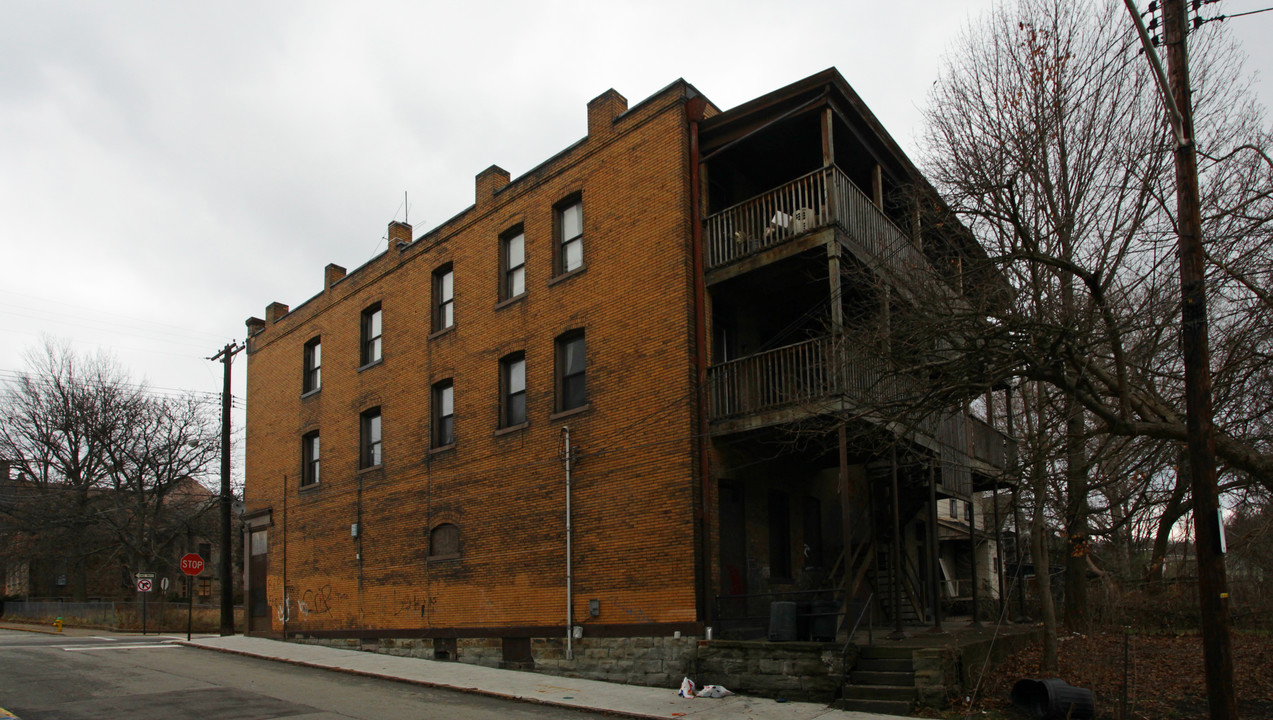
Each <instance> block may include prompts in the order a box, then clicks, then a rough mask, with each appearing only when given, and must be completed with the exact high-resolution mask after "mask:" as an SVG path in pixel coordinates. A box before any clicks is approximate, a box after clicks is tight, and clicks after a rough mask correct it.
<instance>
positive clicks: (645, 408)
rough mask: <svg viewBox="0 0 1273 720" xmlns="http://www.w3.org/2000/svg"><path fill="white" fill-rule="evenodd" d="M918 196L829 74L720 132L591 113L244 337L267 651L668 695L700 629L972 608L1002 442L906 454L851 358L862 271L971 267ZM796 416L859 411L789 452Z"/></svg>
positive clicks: (920, 438)
mask: <svg viewBox="0 0 1273 720" xmlns="http://www.w3.org/2000/svg"><path fill="white" fill-rule="evenodd" d="M914 188H920V189H921V190H922V191H923V192H926V193H930V194H931V193H932V191H931V188H929V186H928V185H927V183H926V182H924V181H923V179H922V177H920V175H919V173H918V171H917V170H916V169H915V167H914V166H913V165H912V164H911V162H910V161H909V160H908V159H907V158H906V157H905V155H904V154H903V153H902V151H901V150H900V148H898V146H897V145H896V143H895V142H894V141H893V140H892V139H891V138H890V137H889V136H888V134H887V133H886V132H885V131H884V129H883V128H882V127H881V126H880V124H879V123H878V121H877V120H876V119H875V118H874V116H872V115H871V113H870V112H869V111H868V110H867V109H866V107H865V105H864V104H863V103H862V101H861V100H860V99H859V98H858V97H857V95H856V94H855V93H854V92H853V90H852V89H851V88H850V87H849V85H848V84H847V83H846V82H845V80H844V79H843V78H842V77H841V76H840V74H839V73H838V72H836V71H835V70H834V69H832V70H828V71H825V72H822V73H819V74H817V75H814V76H812V77H809V78H806V79H804V80H801V81H799V82H796V83H794V84H792V85H790V86H788V87H785V88H782V89H780V90H777V91H774V92H772V93H770V94H768V95H765V96H763V97H760V98H757V99H756V100H753V101H751V102H748V103H746V104H744V105H742V106H740V107H737V108H734V109H732V110H729V111H721V110H719V109H718V108H716V107H715V106H714V105H713V104H712V103H711V102H710V101H708V100H707V99H706V98H705V97H703V96H702V95H701V94H700V93H699V92H698V91H697V90H696V89H695V88H694V87H693V86H691V85H689V84H688V83H686V82H684V81H681V80H678V81H677V82H674V83H672V84H671V85H669V86H668V87H666V88H664V89H663V90H661V91H659V92H657V93H655V94H654V95H652V96H651V97H649V98H647V99H645V100H644V101H642V102H640V103H638V104H636V105H634V106H631V107H629V106H628V103H627V101H626V100H625V99H624V98H623V97H622V96H621V95H619V94H618V93H616V92H615V91H613V90H610V91H607V92H606V93H604V94H602V95H601V96H599V97H597V98H596V99H595V100H593V101H592V102H590V103H589V104H588V134H587V137H585V138H584V139H582V140H580V141H579V142H577V143H575V144H574V145H571V146H570V147H567V148H566V149H564V150H562V151H561V152H560V153H558V154H557V155H555V156H554V157H552V158H550V159H548V160H547V161H545V162H544V163H543V164H541V165H540V166H538V167H536V168H534V169H532V170H530V171H529V172H527V173H526V174H524V175H523V176H521V177H519V178H516V179H515V180H514V179H511V178H510V176H509V174H508V173H507V172H506V171H504V170H502V169H500V168H499V167H496V166H492V167H490V168H488V169H486V170H484V171H483V172H481V173H480V174H478V175H477V178H476V192H475V202H474V204H473V206H471V207H469V208H468V209H466V210H463V211H462V212H460V213H459V214H458V215H456V216H455V217H453V218H451V219H450V220H448V221H446V222H444V223H443V224H441V225H440V226H438V227H436V228H434V229H432V230H429V231H428V232H426V233H424V234H423V235H419V236H415V235H414V234H413V230H412V228H411V227H410V226H409V225H406V224H403V223H398V222H394V223H391V224H390V225H389V247H388V249H387V250H386V251H385V252H384V253H383V254H381V255H379V256H378V257H376V258H374V259H372V260H371V261H369V262H368V263H367V264H365V265H363V266H362V267H360V268H357V269H356V270H354V271H353V272H349V273H346V271H345V270H344V269H343V268H341V267H338V266H335V265H328V266H327V267H326V269H325V271H324V273H323V285H322V290H321V292H320V293H319V294H317V295H315V296H314V297H312V298H310V299H309V300H307V301H305V302H304V303H302V304H300V305H299V306H298V307H295V308H289V307H288V306H286V305H283V304H281V303H273V304H271V305H270V306H269V307H268V308H267V310H266V317H265V319H264V320H261V319H257V318H252V319H249V320H248V326H249V338H248V389H247V408H248V409H247V480H246V483H247V484H246V501H247V513H246V514H245V526H246V529H245V533H246V547H247V553H246V554H247V563H246V566H247V568H246V574H247V583H248V591H247V593H248V598H249V600H248V602H249V606H250V613H249V614H250V621H249V631H250V632H252V633H260V634H272V635H276V636H277V635H283V636H286V637H289V638H298V639H306V640H311V641H322V642H347V643H350V644H354V643H358V644H361V645H363V646H364V647H371V646H373V645H374V646H375V647H377V648H379V649H382V650H385V651H389V652H401V653H409V654H422V655H425V656H428V657H439V658H450V659H459V660H461V661H466V662H478V663H492V664H493V663H503V664H506V665H512V666H520V667H534V668H536V669H540V670H545V671H548V672H563V673H572V674H579V675H591V676H596V677H606V678H612V679H622V680H625V681H629V682H645V683H651V684H665V683H667V682H669V681H670V680H671V681H679V675H678V674H677V673H679V672H680V671H681V669H680V668H681V666H679V665H677V663H681V662H683V661H684V660H685V659H686V658H687V657H689V656H690V655H692V654H693V653H694V652H695V648H696V639H700V638H703V637H704V636H705V635H706V628H707V627H709V626H713V627H714V628H715V631H716V635H717V637H718V638H719V637H721V636H733V637H748V636H755V635H756V634H760V635H764V634H766V633H769V632H772V631H773V628H771V627H770V625H769V619H770V613H771V610H772V605H771V603H772V602H773V601H784V600H799V601H800V604H799V608H800V613H801V615H802V616H805V617H802V621H801V623H800V626H799V629H798V630H797V629H796V628H795V627H794V626H793V627H792V628H790V630H789V631H784V632H785V634H786V635H787V637H783V636H784V632H778V634H777V635H776V636H774V637H775V638H777V639H791V637H792V633H797V634H799V635H800V636H801V637H812V638H814V639H827V638H828V637H829V638H831V639H833V638H834V637H835V636H836V635H837V634H838V635H840V636H841V637H843V636H844V634H845V633H846V632H847V628H846V625H847V624H851V623H852V621H853V620H854V615H855V613H857V612H859V611H860V609H861V608H862V607H863V606H864V603H866V602H874V603H876V604H877V605H878V606H879V607H880V610H881V612H883V613H885V614H886V615H887V614H896V613H897V612H898V610H897V607H898V606H903V607H905V608H906V610H905V612H906V613H907V614H908V616H911V617H912V618H914V617H919V618H920V619H921V621H922V618H923V616H925V615H927V614H928V612H929V610H928V608H930V607H932V606H933V605H935V604H936V605H940V604H944V605H945V606H947V607H951V606H953V604H955V603H957V602H960V601H964V602H966V601H967V600H968V596H969V594H970V593H969V590H970V589H971V587H973V584H971V583H969V582H968V578H970V577H974V576H979V577H982V578H983V581H984V579H985V569H984V567H983V569H981V570H976V569H975V564H974V563H973V562H972V558H973V557H975V554H974V553H971V552H970V548H973V547H978V548H980V551H979V552H980V553H981V554H982V556H983V560H982V565H983V566H984V565H985V564H986V563H985V562H984V557H986V554H985V553H986V549H987V548H990V547H993V538H992V537H990V536H991V533H990V532H989V531H988V530H986V529H984V524H979V527H980V528H983V529H970V528H969V522H968V518H967V517H966V515H967V514H968V511H967V510H965V509H964V508H971V507H972V500H973V496H974V494H976V493H978V492H981V491H983V490H986V489H989V488H991V487H994V486H995V485H996V483H999V482H1002V479H1001V478H1000V474H1001V473H1000V470H1001V468H1002V467H1004V466H1005V462H1004V458H1005V453H1006V452H1007V451H1008V443H1007V440H1006V438H1005V436H1004V435H1003V434H1001V433H999V432H997V431H995V430H994V429H992V428H990V427H989V426H987V425H986V424H985V423H984V422H981V421H979V420H976V419H975V418H972V417H971V416H969V415H968V414H966V413H963V412H953V413H950V414H949V415H948V417H946V418H944V419H943V420H942V421H941V422H940V423H937V424H935V425H934V426H933V427H932V428H931V429H930V431H928V432H925V431H923V430H917V431H909V432H906V433H902V434H901V435H902V436H901V437H899V436H898V434H897V433H894V431H893V430H891V429H889V428H890V427H891V426H888V425H886V424H884V423H878V422H872V421H871V420H870V418H869V416H868V415H865V414H863V413H861V412H856V411H855V410H856V409H855V407H854V400H853V399H852V393H850V392H847V389H848V386H849V385H850V384H852V383H854V382H859V381H860V380H861V378H862V377H863V376H864V375H866V374H869V372H868V371H869V368H871V367H874V366H872V365H870V363H867V362H865V361H864V360H863V359H861V358H858V357H856V356H854V355H852V353H847V354H846V353H845V351H844V350H843V348H845V347H846V344H845V343H842V342H841V343H836V342H833V337H836V336H838V337H845V336H847V335H851V333H852V331H853V326H852V323H853V321H854V320H853V318H855V317H859V316H860V315H861V313H860V312H856V313H854V312H848V311H846V309H849V308H860V307H867V306H871V304H872V303H871V301H870V298H867V297H866V296H868V295H870V293H871V292H872V290H871V289H870V288H871V287H877V286H878V283H877V284H876V285H875V286H872V285H870V284H869V283H850V282H848V281H846V278H849V277H854V276H853V275H852V274H851V273H850V270H852V272H856V273H860V274H861V275H859V276H858V277H862V276H865V275H869V274H871V273H872V272H875V271H877V270H879V271H885V270H888V269H889V268H894V269H896V268H904V267H908V268H911V269H912V270H913V269H914V268H915V267H917V266H925V265H927V264H929V263H933V264H937V263H938V260H940V264H941V267H942V272H944V273H947V274H949V272H950V271H949V268H950V267H957V263H954V264H952V263H951V259H952V258H958V257H959V255H960V254H961V253H978V252H980V248H978V247H976V246H975V245H974V244H970V243H967V242H964V243H963V244H960V243H959V242H955V241H951V240H950V239H949V237H950V234H949V233H946V234H938V233H932V236H931V237H928V235H927V234H926V233H927V230H923V231H921V230H920V228H919V226H918V225H919V224H918V223H917V222H916V216H915V215H914V213H913V210H912V208H911V207H910V206H907V205H906V204H905V203H898V202H894V201H893V200H892V199H893V198H897V197H900V196H901V195H902V194H903V191H904V190H907V189H911V190H912V191H913V189H914ZM933 197H935V194H934V195H933ZM902 228H905V230H903V229H902ZM879 275H880V277H885V276H887V277H890V278H894V280H892V281H890V282H895V281H896V280H895V278H897V277H900V275H898V274H896V273H892V272H880V273H879ZM952 285H953V281H952ZM811 308H813V309H816V311H811ZM855 378H856V380H855ZM859 384H860V383H859ZM850 417H851V418H853V419H852V420H849V419H848V418H850ZM811 418H821V419H826V418H841V420H842V421H841V422H838V423H835V425H836V427H837V430H832V431H823V430H818V432H819V433H821V434H822V435H823V436H824V437H825V438H829V439H830V442H828V443H791V442H788V441H786V438H789V437H790V433H791V428H792V427H793V426H800V427H815V426H816V427H822V426H821V425H814V424H810V423H809V422H807V421H809V420H810V419H811ZM839 428H843V431H841V430H839ZM881 436H888V437H892V438H893V439H894V440H896V441H897V442H894V443H893V445H894V447H893V449H892V450H880V449H879V448H880V447H881V445H880V443H878V442H875V440H878V439H879V438H880V437H881ZM898 444H902V446H903V450H902V451H901V452H898V451H897V447H896V446H897V445H898ZM899 456H900V457H901V458H902V459H900V460H899V459H898V457H899ZM894 485H895V486H897V487H899V491H898V492H899V493H900V496H899V498H898V499H899V502H897V503H893V506H894V507H896V508H897V509H896V511H895V514H896V518H894V520H895V522H893V521H889V522H885V521H884V520H882V519H881V517H886V516H887V513H883V514H882V513H881V512H880V508H884V507H887V504H886V503H884V502H883V499H884V498H886V497H888V490H887V488H888V487H891V486H894ZM930 486H931V487H930ZM930 491H931V492H934V493H935V494H936V495H937V496H938V497H940V502H939V503H936V504H934V503H930V502H929V498H930ZM930 506H931V507H934V508H936V507H940V508H942V509H943V510H947V509H949V510H950V511H949V512H945V513H944V514H941V513H935V512H931V513H930V512H929V508H930ZM937 515H942V516H941V517H936V516H937ZM955 516H958V517H955ZM873 519H874V520H873ZM930 527H933V528H936V531H935V532H928V528H930ZM930 538H931V539H932V540H933V542H929V539H930ZM889 548H892V549H895V550H896V551H897V554H896V555H893V557H896V558H900V559H895V560H893V561H891V562H890V561H888V560H887V557H889V556H890V553H888V552H883V551H884V550H886V549H889ZM939 565H940V569H941V570H942V572H943V573H944V576H942V577H941V578H940V579H938V580H936V581H935V580H934V579H937V578H939V576H938V575H937V574H936V573H935V572H929V571H930V570H933V571H935V570H936V569H937V568H938V566H939ZM895 567H901V568H907V567H909V568H911V569H910V570H909V571H899V572H898V573H891V572H890V570H889V569H890V568H895ZM960 576H962V579H961V577H960ZM903 580H904V582H903ZM991 584H992V583H986V587H989V585H991ZM872 588H874V591H872ZM886 588H899V591H900V593H901V596H904V598H905V599H904V602H903V601H901V600H900V598H899V602H896V603H893V602H891V600H889V601H885V602H881V598H882V597H885V596H888V595H889V591H888V590H887V589H886ZM934 600H940V601H941V602H939V603H934V602H933V601H934ZM819 610H821V612H819ZM828 617H829V618H831V619H830V624H829V625H828V624H827V620H826V618H828ZM805 619H807V620H808V623H805V622H804V620H805ZM570 628H574V631H573V633H572V632H570V631H569V629H570ZM656 656H657V657H656ZM648 658H654V660H653V661H648Z"/></svg>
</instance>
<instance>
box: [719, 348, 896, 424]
mask: <svg viewBox="0 0 1273 720" xmlns="http://www.w3.org/2000/svg"><path fill="white" fill-rule="evenodd" d="M880 363H881V361H879V360H876V359H872V358H868V357H866V356H864V355H860V356H855V357H852V358H849V359H847V360H846V361H845V362H843V363H841V367H840V368H839V369H838V371H837V361H836V348H835V343H834V342H833V341H832V339H831V338H830V337H819V338H813V339H811V340H805V341H804V342H798V343H795V344H793V345H787V346H784V347H780V348H775V349H773V350H768V351H766V352H762V353H758V354H755V355H748V356H747V357H743V358H738V359H737V360H730V361H728V362H723V363H719V364H717V365H713V366H712V367H710V368H708V369H707V383H708V386H709V387H710V388H711V392H710V396H711V419H712V420H713V421H718V420H727V419H729V418H736V417H741V416H746V415H754V414H757V413H763V412H766V411H769V410H774V409H777V408H783V407H791V406H801V405H806V406H810V407H812V406H815V405H816V406H818V407H821V406H823V405H824V404H825V403H826V402H827V401H830V400H834V401H836V402H840V403H850V404H852V403H864V402H865V401H866V400H868V399H880V398H883V397H884V396H885V395H886V394H890V393H892V394H894V395H895V394H896V393H897V391H898V387H897V385H896V383H897V381H896V380H895V379H894V378H891V377H889V376H888V375H887V374H885V373H884V372H882V366H881V364H880Z"/></svg>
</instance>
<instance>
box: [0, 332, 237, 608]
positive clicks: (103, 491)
mask: <svg viewBox="0 0 1273 720" xmlns="http://www.w3.org/2000/svg"><path fill="white" fill-rule="evenodd" d="M217 434H218V428H217V425H216V421H215V415H214V414H210V411H209V409H208V408H207V407H206V406H205V405H204V404H203V403H201V402H200V401H198V400H197V399H195V398H193V397H183V398H172V397H164V396H160V395H155V394H151V393H150V392H148V391H147V390H146V388H145V386H144V385H136V384H133V383H131V382H129V380H128V378H127V376H126V375H125V374H124V372H123V371H122V370H121V369H120V368H119V367H118V366H117V365H116V364H115V363H114V361H112V360H111V359H110V358H108V357H106V356H102V355H98V356H93V357H84V356H79V355H76V354H75V353H73V352H72V351H71V350H70V349H69V347H67V346H66V345H60V344H57V343H54V342H52V341H46V342H45V343H44V345H43V346H42V347H41V348H39V349H38V350H33V351H31V352H29V353H28V356H27V371H26V372H24V373H22V374H21V375H19V376H18V377H17V378H16V379H14V380H11V381H9V382H7V383H6V384H5V385H4V386H3V388H0V458H3V459H5V460H6V461H8V463H9V466H10V467H11V471H16V473H17V475H18V478H17V479H13V480H10V482H9V483H7V485H6V486H5V487H4V488H2V492H0V517H3V519H4V520H5V523H4V526H5V529H6V531H7V532H8V533H9V535H10V537H9V538H8V539H9V540H10V542H11V543H13V545H11V547H15V548H16V547H19V546H20V547H21V549H22V551H23V552H24V553H26V555H27V557H26V558H25V559H27V560H35V561H37V562H42V563H44V565H45V567H46V569H48V568H49V567H54V568H57V569H58V572H59V573H60V572H61V569H60V568H61V567H62V566H63V565H65V567H66V574H67V575H68V579H69V581H70V583H69V584H70V586H71V592H72V595H73V597H74V598H75V599H77V600H84V599H87V596H88V590H89V582H88V577H89V567H90V564H91V565H93V566H95V567H99V568H101V567H109V566H111V565H112V564H113V563H115V562H116V561H118V562H121V563H123V564H124V566H125V567H128V568H131V569H132V570H138V569H143V568H144V567H146V566H153V563H155V562H156V560H157V559H158V558H159V557H160V556H161V555H162V554H163V553H164V552H165V550H170V549H171V544H172V542H173V541H174V540H175V539H176V538H177V537H178V535H179V534H180V533H182V532H185V529H186V528H187V527H188V526H189V525H190V524H191V523H192V522H197V518H198V517H199V516H200V515H201V514H202V513H204V512H206V510H207V506H208V505H209V503H208V501H207V498H208V496H209V493H208V492H207V491H204V492H198V488H199V486H198V482H197V481H198V479H199V476H200V475H202V474H203V473H204V471H205V470H206V469H207V467H208V465H209V464H210V463H211V462H212V461H213V460H214V459H216V458H217V457H219V444H218V443H217V442H216V438H217ZM90 559H92V562H91V563H90Z"/></svg>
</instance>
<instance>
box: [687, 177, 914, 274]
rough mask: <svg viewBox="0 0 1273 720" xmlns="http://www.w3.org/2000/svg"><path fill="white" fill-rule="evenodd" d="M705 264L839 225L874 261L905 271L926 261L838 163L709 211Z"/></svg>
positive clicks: (720, 262)
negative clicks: (836, 166) (836, 165)
mask: <svg viewBox="0 0 1273 720" xmlns="http://www.w3.org/2000/svg"><path fill="white" fill-rule="evenodd" d="M704 223H705V225H706V242H707V248H706V253H707V258H706V264H707V269H708V270H714V269H716V268H719V267H723V266H725V265H728V264H729V263H732V262H734V261H737V260H741V259H743V258H745V257H748V256H750V255H754V254H756V253H759V252H761V251H764V250H768V249H769V248H772V247H777V246H779V245H782V244H783V243H785V242H788V241H790V240H792V239H793V238H795V237H797V236H800V235H803V234H804V233H806V232H809V231H812V230H817V229H820V228H824V227H831V226H836V227H839V228H840V229H841V230H842V231H844V233H845V234H846V235H847V236H848V237H849V239H850V240H851V241H852V242H854V243H856V244H857V246H858V248H859V249H860V250H862V251H863V252H865V253H866V254H867V255H868V256H869V257H870V258H871V259H873V260H874V262H875V263H876V264H877V265H879V266H881V267H884V268H887V269H888V270H890V271H892V272H894V273H896V274H898V275H901V276H908V275H911V274H913V273H915V272H916V271H917V269H918V268H922V267H924V266H925V265H927V262H928V261H927V259H926V258H925V257H924V254H923V253H922V252H920V250H919V249H918V248H917V247H915V245H914V243H912V242H911V239H910V238H909V237H907V236H906V234H905V233H903V232H902V231H901V230H900V229H898V227H897V226H896V225H894V224H893V222H892V221H891V220H889V219H888V217H887V216H885V215H884V213H882V212H881V211H880V210H879V208H877V207H876V206H875V205H874V203H872V202H871V200H870V198H868V197H867V196H866V195H864V194H863V193H862V191H861V190H859V189H858V187H857V186H856V185H854V184H853V181H852V180H850V179H849V178H848V176H847V175H845V174H844V173H842V172H840V170H839V169H838V168H835V167H830V168H822V169H819V170H815V171H813V172H811V173H809V174H807V175H804V176H802V177H799V178H796V179H795V180H792V181H791V182H789V183H786V184H784V185H782V186H781V187H778V188H775V189H773V190H770V191H769V192H766V193H762V194H760V195H757V196H756V197H753V198H751V199H749V200H744V201H743V202H741V203H738V204H737V205H733V206H731V207H728V208H725V209H724V210H721V211H720V212H718V213H714V214H712V215H709V216H708V217H707V219H706V220H705V221H704Z"/></svg>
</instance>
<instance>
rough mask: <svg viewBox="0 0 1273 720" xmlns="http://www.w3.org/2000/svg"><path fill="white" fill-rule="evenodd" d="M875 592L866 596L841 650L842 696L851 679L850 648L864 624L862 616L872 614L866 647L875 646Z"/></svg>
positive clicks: (868, 624) (868, 626)
mask: <svg viewBox="0 0 1273 720" xmlns="http://www.w3.org/2000/svg"><path fill="white" fill-rule="evenodd" d="M874 600H875V591H874V590H872V591H871V592H870V594H868V595H867V596H866V603H865V604H864V605H862V609H861V610H859V611H858V617H857V620H854V621H853V629H852V630H850V631H849V637H848V639H846V640H845V641H844V647H843V648H841V649H840V667H841V668H842V669H843V671H844V672H843V675H842V677H841V678H840V695H841V696H843V695H844V684H845V682H846V681H847V680H848V677H849V668H848V664H849V646H850V645H852V644H853V636H854V635H856V634H857V631H858V627H859V626H860V625H861V624H862V616H863V615H866V614H868V613H870V615H871V620H870V621H869V622H868V623H867V635H866V645H867V647H870V646H872V645H874V644H875V632H874V630H875V614H874V613H872V612H871V607H872V606H873V605H874V602H873V601H874Z"/></svg>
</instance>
